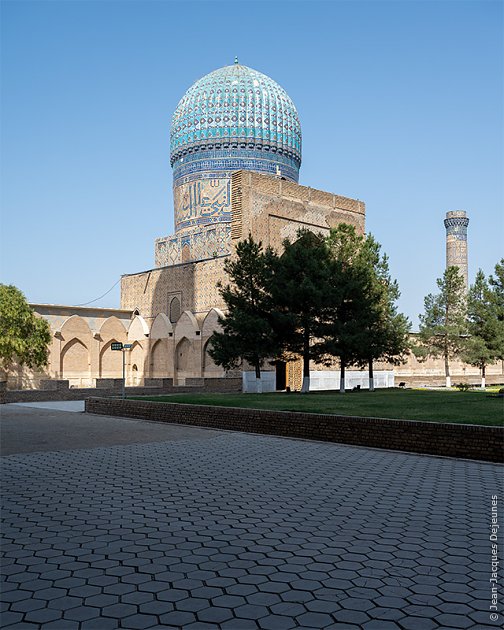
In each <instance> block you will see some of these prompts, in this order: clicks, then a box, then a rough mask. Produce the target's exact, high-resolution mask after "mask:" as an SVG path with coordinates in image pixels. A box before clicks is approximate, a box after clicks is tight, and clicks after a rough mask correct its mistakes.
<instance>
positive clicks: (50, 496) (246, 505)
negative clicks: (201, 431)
mask: <svg viewBox="0 0 504 630" xmlns="http://www.w3.org/2000/svg"><path fill="white" fill-rule="evenodd" d="M501 472H502V468H499V467H498V466H496V465H491V464H483V463H477V462H468V461H457V460H450V459H440V458H434V457H422V456H417V455H408V454H401V453H391V452H385V451H377V450H375V451H373V450H366V449H360V448H352V447H345V446H340V445H335V444H323V443H313V442H302V441H295V440H287V439H277V438H270V437H258V436H252V435H245V434H233V433H220V434H216V435H215V436H212V437H211V438H209V439H204V440H189V439H188V440H183V441H175V442H158V443H147V444H132V445H120V446H107V447H99V448H93V449H80V450H66V451H60V452H41V453H30V454H21V455H11V456H8V457H4V458H3V482H4V509H3V519H4V524H3V536H4V545H3V556H4V560H3V562H4V564H3V589H2V590H3V594H2V609H1V610H2V611H3V612H2V617H1V622H2V627H3V628H4V629H6V628H16V630H18V629H19V630H20V629H21V628H26V629H28V628H44V629H47V630H49V629H55V630H56V629H61V630H73V629H75V630H87V629H96V630H108V629H109V628H110V629H113V628H138V629H144V628H145V629H146V628H184V630H189V629H191V630H193V629H194V630H197V629H200V630H204V629H219V628H222V629H230V630H241V629H247V628H251V629H255V628H261V629H264V630H287V629H288V628H305V629H310V630H313V629H315V628H335V629H341V630H345V629H357V628H365V629H366V630H378V629H383V630H394V629H396V628H401V629H403V630H430V629H431V628H432V629H434V628H444V629H445V630H448V629H450V630H454V629H456V628H495V627H499V624H500V623H501V621H502V617H500V619H499V620H498V621H496V622H494V623H492V622H491V621H490V617H489V612H490V611H489V605H490V587H489V572H490V543H489V520H490V510H491V496H492V495H494V494H499V496H500V497H503V496H504V495H503V493H502V488H501V490H500V491H498V483H499V479H500V474H499V473H501ZM503 528H504V525H503ZM501 562H502V561H501ZM501 576H502V583H504V574H503V573H502V572H501ZM501 586H502V584H501ZM502 597H504V594H502V593H501V600H500V601H501V602H502Z"/></svg>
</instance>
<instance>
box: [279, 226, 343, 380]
mask: <svg viewBox="0 0 504 630" xmlns="http://www.w3.org/2000/svg"><path fill="white" fill-rule="evenodd" d="M283 245H284V251H283V253H282V255H281V256H280V257H279V258H278V260H277V261H276V272H275V274H274V276H273V278H272V280H273V282H272V298H273V303H274V304H275V306H276V309H277V312H276V313H275V320H274V326H275V329H276V330H277V333H278V336H279V338H280V339H281V343H282V347H283V349H284V353H285V354H284V356H287V357H288V356H292V355H294V356H300V357H302V360H303V385H302V389H301V391H302V392H308V391H309V389H310V360H315V361H317V360H318V359H319V358H320V352H319V348H320V342H319V340H318V339H319V336H320V322H321V318H322V314H323V312H324V310H325V309H327V306H328V304H329V303H330V300H331V296H330V286H331V285H330V276H331V267H330V264H329V255H328V250H327V245H326V242H325V239H324V237H323V236H322V235H320V234H315V233H313V232H309V231H308V230H300V231H299V232H298V238H297V240H295V241H294V242H293V243H291V242H290V241H289V240H285V241H284V243H283Z"/></svg>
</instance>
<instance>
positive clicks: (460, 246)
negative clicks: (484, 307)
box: [444, 210, 469, 290]
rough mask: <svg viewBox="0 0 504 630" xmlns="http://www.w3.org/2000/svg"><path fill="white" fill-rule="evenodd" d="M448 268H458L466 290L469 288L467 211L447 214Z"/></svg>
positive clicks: (445, 222) (454, 211) (445, 221)
mask: <svg viewBox="0 0 504 630" xmlns="http://www.w3.org/2000/svg"><path fill="white" fill-rule="evenodd" d="M444 224H445V228H446V267H447V268H448V267H455V266H456V267H458V268H459V269H460V271H461V273H462V277H463V278H464V282H465V287H466V290H467V289H468V287H469V283H468V277H467V226H468V225H469V219H468V218H467V215H466V212H465V210H452V211H451V212H447V213H446V219H445V220H444Z"/></svg>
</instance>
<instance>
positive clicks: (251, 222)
mask: <svg viewBox="0 0 504 630" xmlns="http://www.w3.org/2000/svg"><path fill="white" fill-rule="evenodd" d="M232 190H233V193H232V199H233V204H232V205H233V208H232V226H231V235H232V240H233V243H234V244H236V242H237V241H238V240H240V239H242V238H246V237H247V235H248V233H249V232H250V233H251V234H253V236H254V238H255V240H256V241H259V240H260V241H262V243H263V245H264V246H267V245H271V246H272V247H273V248H274V249H276V250H277V251H281V250H282V243H283V240H284V239H285V238H290V239H291V240H294V239H295V238H296V236H297V231H298V230H299V229H300V228H306V229H310V230H313V231H315V232H322V233H328V232H329V229H330V228H331V227H336V226H337V225H338V224H339V223H350V224H351V225H354V226H355V227H356V229H357V231H358V232H359V233H361V234H362V233H363V232H364V223H365V213H366V209H365V204H364V203H363V202H362V201H359V200H358V199H350V198H349V197H341V196H339V195H334V194H333V193H329V192H325V191H323V190H316V189H314V188H308V187H306V186H300V185H299V184H295V183H294V182H289V181H284V180H281V179H277V178H275V177H270V176H268V175H263V174H260V173H253V172H246V171H240V172H238V173H234V174H233V175H232ZM235 206H236V207H235Z"/></svg>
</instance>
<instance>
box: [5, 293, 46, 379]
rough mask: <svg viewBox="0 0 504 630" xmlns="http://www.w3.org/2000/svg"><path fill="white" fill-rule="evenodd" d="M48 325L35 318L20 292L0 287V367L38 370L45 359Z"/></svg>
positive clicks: (7, 369)
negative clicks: (22, 367) (23, 367)
mask: <svg viewBox="0 0 504 630" xmlns="http://www.w3.org/2000/svg"><path fill="white" fill-rule="evenodd" d="M50 341H51V331H50V327H49V323H48V322H47V321H46V320H45V319H42V318H41V317H37V316H36V315H35V313H34V311H33V309H31V308H30V306H29V304H28V303H27V301H26V298H25V296H24V295H23V293H22V292H21V291H20V290H19V289H17V288H16V287H15V286H13V285H5V284H0V368H1V369H2V371H3V372H7V371H9V369H11V368H12V366H13V365H14V364H18V365H26V366H28V367H29V368H42V367H44V366H46V365H47V361H48V358H49V348H48V346H49V343H50Z"/></svg>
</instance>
